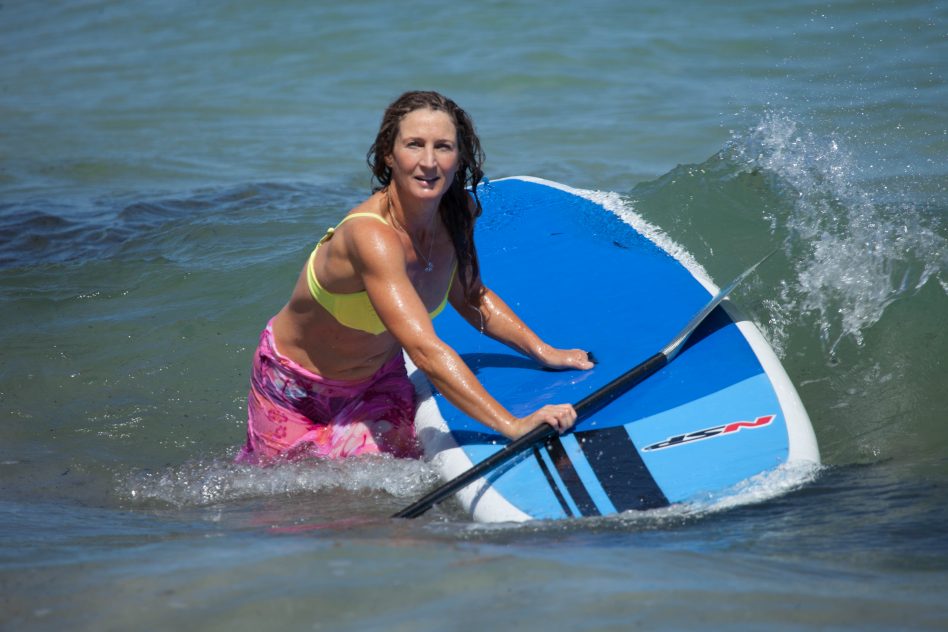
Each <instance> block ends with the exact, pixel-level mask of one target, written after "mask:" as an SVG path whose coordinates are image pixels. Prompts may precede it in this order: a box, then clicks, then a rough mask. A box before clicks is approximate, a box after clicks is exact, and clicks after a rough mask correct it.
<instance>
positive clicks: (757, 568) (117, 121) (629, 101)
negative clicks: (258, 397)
mask: <svg viewBox="0 0 948 632" xmlns="http://www.w3.org/2000/svg"><path fill="white" fill-rule="evenodd" d="M946 32H948V3H945V2H898V3H896V2H869V1H859V0H852V1H849V2H825V1H824V2H813V1H809V0H803V1H796V2H779V1H775V2H756V3H750V2H739V3H733V2H732V3H705V2H698V1H686V2H679V3H669V2H658V1H651V0H650V1H642V2H617V1H606V0H585V1H584V2H582V3H580V2H564V3H544V2H536V1H524V2H516V1H510V2H506V1H503V2H502V1H489V2H471V3H465V4H457V3H439V2H406V3H384V2H377V1H374V0H373V1H368V2H351V3H345V4H344V3H323V2H302V1H292V0H288V1H286V2H269V3H267V2H247V1H246V0H229V1H221V2H207V3H189V2H182V1H180V0H161V1H158V0H154V1H150V0H139V1H131V2H109V1H100V0H74V1H58V0H49V1H45V2H26V1H23V0H15V1H13V2H5V3H3V4H2V5H0V60H2V63H0V120H2V123H0V322H2V323H3V327H2V329H0V349H2V351H0V357H2V362H0V414H2V418H3V423H2V424H0V446H2V453H0V489H2V495H0V542H2V544H0V628H2V629H10V630H33V629H36V630H39V629H50V630H60V629H79V630H128V629H198V630H228V631H234V630H257V629H261V628H265V629H281V630H282V629H286V630H310V629H324V630H338V629H347V630H348V629H351V630H375V629H378V630H383V629H384V630H389V629H395V630H442V629H461V630H481V629H508V628H512V627H514V626H516V627H518V628H523V629H570V630H628V629H642V630H654V629H670V630H678V629H691V628H697V627H699V626H701V627H704V628H707V629H734V630H737V629H741V630H758V629H775V630H804V629H806V630H827V629H830V630H836V629H858V630H866V629H876V630H893V629H933V630H935V629H938V630H940V629H945V627H946V626H948V606H946V603H945V596H946V591H945V586H946V585H948V529H946V526H945V525H946V524H948V492H946V489H948V458H946V455H948V430H946V421H948V415H946V412H945V411H946V410H948V389H946V384H948V369H946V364H945V358H946V357H948V337H946V330H948V327H946V322H948V275H946V266H948V248H946V243H948V225H946V220H948V218H946V211H948V193H946V185H948V113H946V109H945V103H948V83H946V80H948V76H946V75H948V62H946V60H948V38H946ZM408 89H436V90H440V91H443V92H444V93H446V94H448V95H449V96H451V97H452V98H454V99H455V100H456V101H458V102H459V103H460V104H461V105H462V106H463V107H464V108H465V109H467V110H468V112H469V113H470V114H471V115H472V116H473V118H474V119H475V121H476V123H477V125H478V130H479V132H480V135H481V140H482V142H483V144H484V147H485V149H486V152H487V156H488V162H487V174H488V176H489V177H490V178H491V179H497V178H500V177H503V176H510V175H533V176H538V177H543V178H547V179H551V180H556V181H560V182H563V183H565V184H568V185H571V186H573V187H577V188H582V189H590V190H598V191H603V192H610V193H611V194H613V195H615V196H617V197H618V198H619V199H620V201H621V203H622V204H623V205H624V206H625V207H626V208H627V209H628V210H630V211H632V212H635V213H637V214H638V215H640V216H641V217H642V218H644V219H645V220H647V221H648V222H650V223H651V224H653V225H656V226H659V227H661V229H662V230H663V231H664V232H665V233H666V235H667V237H668V238H669V239H670V240H673V241H674V242H676V243H677V244H680V245H681V246H682V247H683V248H684V249H685V250H687V251H688V252H689V253H690V254H691V256H693V258H694V260H695V261H696V262H697V263H698V264H699V265H701V266H702V267H703V268H704V269H705V270H706V271H707V272H708V274H709V275H710V276H711V277H712V278H713V279H715V280H716V281H717V282H718V283H719V284H720V283H723V282H726V281H727V280H728V279H729V278H731V277H733V276H734V275H736V274H737V273H738V272H739V271H740V270H742V269H743V268H744V267H745V266H746V265H748V264H749V263H751V262H752V261H754V260H755V259H757V258H758V257H759V256H760V255H761V254H763V253H765V252H766V251H768V250H770V249H772V248H775V247H776V248H779V249H780V252H779V254H778V255H777V256H776V257H774V258H773V259H772V260H771V261H770V262H769V263H768V264H767V266H766V268H764V269H762V270H761V273H760V275H759V276H758V277H757V278H756V279H755V280H754V281H753V282H752V283H750V284H748V285H747V286H745V287H744V288H742V289H741V290H740V291H739V293H738V294H737V295H736V296H735V301H736V302H737V303H738V305H739V306H740V307H741V308H742V310H743V311H745V312H746V313H747V314H748V315H749V316H750V318H751V319H752V320H754V321H755V322H756V323H757V325H758V326H759V327H760V329H761V330H762V331H763V332H764V334H765V336H766V337H767V338H768V340H769V341H770V342H771V344H772V345H773V346H774V348H775V350H776V351H777V353H778V355H779V356H780V358H781V360H782V361H783V363H784V365H785V367H786V369H787V372H788V373H789V375H790V377H791V379H792V380H793V381H794V383H795V384H796V386H797V388H798V390H799V393H800V396H801V398H802V399H803V402H804V404H805V405H806V407H807V410H808V412H809V414H810V416H811V418H812V421H813V425H814V429H815V431H816V435H817V439H818V441H819V444H820V448H821V453H822V456H823V461H824V466H823V468H822V469H821V471H820V472H819V473H818V475H817V476H816V478H815V480H813V481H812V482H810V483H809V484H806V485H803V486H792V485H791V486H787V487H786V488H784V487H780V485H781V482H780V481H776V482H774V483H773V484H774V485H776V486H777V489H779V491H780V492H781V493H778V494H776V495H774V494H773V493H768V491H773V490H759V492H760V493H759V496H757V497H755V495H754V494H753V493H752V494H750V495H749V496H747V497H745V498H744V499H743V501H742V502H737V503H733V504H730V505H728V504H723V505H722V504H718V505H714V506H707V505H705V506H702V505H700V504H696V505H693V506H685V507H674V508H671V509H667V510H657V511H653V512H643V513H638V514H631V515H622V516H618V517H615V518H611V519H600V520H588V519H584V520H569V521H561V522H553V523H542V522H541V523H530V524H526V525H493V526H485V525H477V524H474V523H472V522H470V520H469V519H468V518H467V517H466V516H465V515H464V514H463V513H462V512H461V511H460V510H459V509H458V508H457V507H455V506H452V505H446V506H444V507H439V508H437V509H436V510H435V511H432V512H430V513H429V514H427V515H426V516H425V517H424V518H422V519H419V520H416V521H398V520H390V519H389V518H388V516H389V515H390V514H391V513H393V512H394V511H396V510H398V509H401V508H402V507H404V506H405V505H407V504H410V502H411V501H413V500H414V499H416V498H418V497H419V496H421V495H422V494H424V493H425V492H427V491H428V490H430V489H432V488H434V487H435V486H436V485H437V483H438V481H437V475H436V473H435V472H434V471H433V469H432V468H430V467H429V466H428V465H426V464H424V463H420V462H412V461H397V460H390V459H361V460H353V461H348V462H344V463H303V464H293V465H286V466H280V467H276V468H271V469H268V470H256V469H253V468H248V467H238V466H235V465H233V464H232V462H231V459H232V456H233V454H234V453H235V451H236V448H237V447H238V446H239V444H240V443H241V442H242V440H243V434H244V427H245V423H246V421H245V411H244V398H245V396H246V390H247V382H248V373H249V371H248V369H249V365H250V358H251V353H252V351H253V347H254V345H255V344H256V340H257V335H258V333H259V331H260V329H261V328H262V326H263V325H264V323H265V322H266V320H267V319H268V318H269V317H270V316H271V315H272V314H273V313H275V312H276V311H277V310H278V309H279V308H280V307H281V306H282V304H283V302H284V301H285V300H286V298H287V296H288V295H289V291H290V289H291V287H292V283H293V282H294V281H295V279H296V275H297V273H298V271H299V269H300V266H301V265H302V262H303V260H304V258H305V256H306V255H307V253H308V251H309V249H310V248H311V247H312V244H313V242H314V240H315V239H317V238H318V237H319V235H321V234H322V232H323V230H324V229H325V227H326V226H327V225H330V224H331V223H334V222H335V221H337V220H338V219H339V218H340V217H341V216H342V215H343V214H344V213H345V212H346V211H347V210H348V209H349V208H351V207H352V206H353V205H354V204H356V203H358V202H359V201H360V200H362V199H363V198H364V197H365V196H366V195H367V194H368V192H369V190H370V181H369V171H368V169H367V167H366V165H365V152H366V151H367V150H368V147H369V145H370V144H371V142H372V140H373V138H374V135H375V132H376V128H377V125H378V122H379V118H380V116H381V112H382V110H383V109H384V107H385V106H386V105H387V104H388V103H389V102H390V101H391V100H392V99H393V98H395V97H396V96H398V94H400V93H401V92H402V91H404V90H408ZM512 238H513V237H512ZM755 500H756V502H754V501H755Z"/></svg>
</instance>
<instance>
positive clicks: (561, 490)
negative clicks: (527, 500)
mask: <svg viewBox="0 0 948 632" xmlns="http://www.w3.org/2000/svg"><path fill="white" fill-rule="evenodd" d="M537 452H538V453H539V455H540V458H539V459H538V460H539V461H540V462H541V463H542V464H543V472H544V474H546V475H547V477H546V481H547V483H549V485H550V488H551V489H552V490H553V494H554V495H555V496H557V497H558V498H563V500H565V501H566V505H567V506H568V507H569V511H568V512H566V513H568V514H569V515H570V516H571V517H572V516H581V515H583V512H581V511H580V510H579V507H577V506H576V503H575V502H573V498H572V497H571V496H570V495H569V492H568V491H567V487H566V483H564V482H563V479H562V478H560V473H559V471H558V470H557V469H556V465H555V464H554V463H553V458H552V457H551V456H550V454H549V452H548V451H547V450H545V449H543V450H537Z"/></svg>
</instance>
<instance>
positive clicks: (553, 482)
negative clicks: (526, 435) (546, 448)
mask: <svg viewBox="0 0 948 632" xmlns="http://www.w3.org/2000/svg"><path fill="white" fill-rule="evenodd" d="M533 456H534V458H536V460H537V464H538V465H539V466H540V471H541V472H543V477H544V478H546V482H547V484H549V486H550V489H551V490H553V495H554V496H556V501H557V502H558V503H559V504H560V507H561V508H562V509H563V513H564V514H566V517H567V518H572V517H573V516H575V515H576V512H574V511H573V507H571V506H570V505H571V503H568V502H567V501H566V498H565V497H564V496H563V492H562V491H560V485H559V483H557V480H558V479H559V477H558V476H556V474H555V473H554V472H555V470H551V469H550V468H551V466H552V463H550V464H548V463H547V462H546V458H544V456H543V452H541V451H540V448H538V447H537V446H533ZM554 477H555V478H554Z"/></svg>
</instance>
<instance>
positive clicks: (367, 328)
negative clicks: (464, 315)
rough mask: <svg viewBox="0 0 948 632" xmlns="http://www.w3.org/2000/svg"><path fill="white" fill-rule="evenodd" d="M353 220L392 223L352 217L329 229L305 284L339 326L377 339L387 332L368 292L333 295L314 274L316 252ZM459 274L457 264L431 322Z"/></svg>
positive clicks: (360, 214)
mask: <svg viewBox="0 0 948 632" xmlns="http://www.w3.org/2000/svg"><path fill="white" fill-rule="evenodd" d="M353 217H373V218H375V219H377V220H379V221H380V222H382V223H383V224H385V225H386V226H388V225H389V223H388V222H387V221H385V218H383V217H381V216H379V215H376V214H374V213H352V214H351V215H347V216H346V217H344V218H342V221H341V222H339V223H338V224H336V226H335V228H330V229H328V230H327V231H326V234H325V235H323V238H322V239H320V240H319V243H318V244H316V247H315V248H313V252H312V254H310V256H309V261H308V262H307V264H306V280H307V282H308V283H309V291H310V293H311V294H312V295H313V298H314V299H316V302H317V303H319V304H320V305H322V306H323V307H324V308H325V309H326V311H327V312H329V313H330V314H332V316H333V317H334V318H335V319H336V320H337V321H338V322H339V324H340V325H344V326H346V327H350V328H352V329H358V330H359V331H364V332H367V333H370V334H373V335H378V334H380V333H383V332H384V331H385V325H383V324H382V319H381V318H379V315H378V314H377V313H376V312H375V308H374V307H372V302H371V301H369V295H368V294H367V293H366V292H365V290H363V291H361V292H353V293H351V294H334V293H333V292H330V291H329V290H327V289H326V288H324V287H323V286H321V285H320V284H319V281H318V280H317V279H316V273H315V272H314V271H313V262H314V261H315V260H316V251H317V250H319V247H320V246H321V245H323V244H324V243H326V242H327V241H329V240H330V239H331V238H332V236H333V233H335V232H336V229H337V228H339V227H340V226H342V225H343V224H344V223H345V222H347V221H348V220H350V219H352V218H353ZM456 272H457V263H455V264H454V270H452V271H451V282H450V283H448V291H447V292H445V293H444V298H443V299H442V300H441V304H440V305H438V306H437V307H436V308H435V309H434V311H432V312H430V313H429V314H428V315H429V316H430V317H431V319H432V320H434V318H435V316H437V315H438V314H440V313H441V310H443V309H444V306H445V305H447V304H448V293H449V292H450V291H451V284H452V283H454V275H455V273H456Z"/></svg>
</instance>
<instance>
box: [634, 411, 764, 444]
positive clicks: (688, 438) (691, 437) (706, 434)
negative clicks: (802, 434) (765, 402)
mask: <svg viewBox="0 0 948 632" xmlns="http://www.w3.org/2000/svg"><path fill="white" fill-rule="evenodd" d="M776 417H777V415H763V416H762V417H758V418H757V419H755V420H754V421H734V422H731V423H729V424H724V425H723V426H715V427H713V428H705V429H704V430H696V431H695V432H689V433H688V434H682V435H675V436H673V437H668V438H667V439H665V440H664V441H659V442H658V443H653V444H652V445H650V446H646V447H644V448H642V452H654V451H655V450H664V449H665V448H676V447H678V446H680V445H684V444H686V443H694V442H695V441H704V440H705V439H712V438H714V437H720V436H721V435H726V434H731V433H732V432H740V431H741V430H743V429H744V428H747V429H756V428H763V427H764V426H767V425H769V424H770V422H771V421H773V420H774V419H775V418H776Z"/></svg>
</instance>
